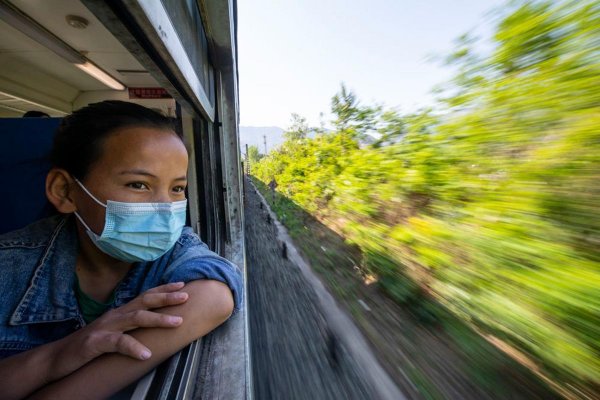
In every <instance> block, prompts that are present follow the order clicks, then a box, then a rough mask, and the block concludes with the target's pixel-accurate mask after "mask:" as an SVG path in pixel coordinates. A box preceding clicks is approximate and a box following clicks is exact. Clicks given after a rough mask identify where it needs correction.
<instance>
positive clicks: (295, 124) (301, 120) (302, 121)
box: [283, 113, 310, 141]
mask: <svg viewBox="0 0 600 400" xmlns="http://www.w3.org/2000/svg"><path fill="white" fill-rule="evenodd" d="M291 119H292V121H291V123H290V126H289V127H288V128H287V129H286V131H285V132H284V133H283V137H284V138H285V139H286V140H290V141H298V140H302V139H306V137H307V136H308V132H309V131H310V128H309V127H308V123H307V122H306V118H305V117H303V116H301V115H299V114H296V113H292V118H291Z"/></svg>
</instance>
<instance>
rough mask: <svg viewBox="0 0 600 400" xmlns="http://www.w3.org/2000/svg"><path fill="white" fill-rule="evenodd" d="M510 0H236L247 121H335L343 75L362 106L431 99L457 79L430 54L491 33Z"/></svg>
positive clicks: (401, 105) (406, 105)
mask: <svg viewBox="0 0 600 400" xmlns="http://www.w3.org/2000/svg"><path fill="white" fill-rule="evenodd" d="M504 3H505V1H504V0H363V1H357V0H280V1H277V0H238V18H239V21H238V55H239V61H238V62H239V79H240V124H241V125H243V126H279V127H281V128H286V127H288V126H289V125H290V116H291V114H292V113H297V114H300V115H302V116H304V117H306V118H307V120H308V122H309V125H310V126H319V125H320V121H321V120H323V121H324V123H325V126H330V124H329V120H330V119H331V117H330V114H329V109H330V102H331V97H332V96H333V95H334V94H335V93H336V92H337V91H339V89H340V85H341V83H342V82H344V84H345V85H346V87H347V88H349V89H351V90H352V91H354V93H355V94H356V95H357V96H358V98H359V100H360V101H361V104H365V105H367V104H371V105H372V104H384V105H385V106H387V107H395V108H398V109H399V110H400V111H401V112H411V111H415V110H417V109H418V108H420V107H426V106H429V105H432V104H433V99H434V95H433V94H431V90H432V89H433V87H434V86H435V85H436V84H439V83H443V82H445V81H447V80H448V79H449V78H450V77H451V76H452V69H451V68H450V67H447V66H443V65H442V63H441V61H431V59H432V57H433V58H435V56H437V58H438V59H439V58H440V57H441V56H444V55H447V54H449V53H450V52H451V50H452V49H453V48H454V45H453V42H454V40H455V39H456V38H457V37H459V36H460V35H462V34H463V33H466V32H474V33H475V34H477V35H480V36H483V37H489V36H490V35H491V33H492V32H493V24H492V23H491V22H490V21H491V18H490V17H489V14H490V11H491V10H493V9H494V8H496V7H498V6H501V5H502V4H504ZM486 15H487V16H486ZM428 60H430V61H428ZM320 113H324V116H323V117H320Z"/></svg>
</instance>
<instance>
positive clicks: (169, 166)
mask: <svg viewBox="0 0 600 400" xmlns="http://www.w3.org/2000/svg"><path fill="white" fill-rule="evenodd" d="M187 162H188V154H187V150H186V148H185V145H184V144H183V142H182V141H181V139H180V138H179V137H177V136H176V134H175V133H174V132H173V131H170V130H164V129H156V128H144V127H131V128H124V129H120V130H118V131H116V132H114V133H112V134H110V135H109V136H108V137H107V138H106V139H105V141H104V143H103V145H102V153H101V154H100V157H99V159H98V162H97V163H96V166H98V167H102V168H103V169H106V168H108V169H110V170H111V171H113V172H114V171H115V170H117V169H123V168H125V169H131V168H143V169H146V170H148V169H151V170H161V169H164V170H177V169H181V170H183V171H185V170H187ZM92 169H93V167H92Z"/></svg>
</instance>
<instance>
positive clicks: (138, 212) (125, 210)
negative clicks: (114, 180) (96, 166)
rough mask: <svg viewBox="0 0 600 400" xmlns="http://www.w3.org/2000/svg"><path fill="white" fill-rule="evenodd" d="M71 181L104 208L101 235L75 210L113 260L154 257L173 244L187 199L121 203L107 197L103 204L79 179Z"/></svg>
mask: <svg viewBox="0 0 600 400" xmlns="http://www.w3.org/2000/svg"><path fill="white" fill-rule="evenodd" d="M75 182H77V183H78V184H79V186H81V188H82V189H83V190H84V191H85V192H86V193H87V194H88V196H90V197H91V198H92V199H94V201H95V202H96V203H98V204H100V205H101V206H102V207H104V208H106V218H105V220H104V229H103V230H102V234H100V235H97V234H96V233H94V232H93V231H92V230H91V229H90V228H89V226H88V225H87V224H86V223H85V222H84V221H83V219H82V218H81V216H80V215H79V214H78V213H77V212H75V216H76V217H77V218H78V219H79V221H81V223H82V224H83V226H85V229H86V232H87V234H88V236H89V237H90V239H91V240H92V242H93V243H94V244H95V245H96V246H97V247H98V248H99V249H100V250H102V251H103V252H104V253H106V254H108V255H109V256H111V257H114V258H116V259H119V260H122V261H127V262H137V261H152V260H156V259H157V258H159V257H160V256H162V255H163V254H165V253H166V252H167V251H169V250H170V249H171V247H173V245H174V244H175V242H176V241H177V239H179V236H180V235H181V231H182V229H183V226H184V225H185V210H186V206H187V200H181V201H175V202H173V203H122V202H119V201H111V200H108V201H107V202H106V204H103V203H102V202H101V201H99V200H98V199H97V198H96V197H94V195H92V194H91V193H90V192H89V191H88V190H87V189H86V188H85V186H83V184H82V183H81V182H79V181H78V180H77V179H75Z"/></svg>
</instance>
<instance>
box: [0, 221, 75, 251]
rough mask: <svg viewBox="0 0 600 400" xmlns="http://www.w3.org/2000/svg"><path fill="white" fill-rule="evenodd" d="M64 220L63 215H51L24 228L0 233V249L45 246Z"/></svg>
mask: <svg viewBox="0 0 600 400" xmlns="http://www.w3.org/2000/svg"><path fill="white" fill-rule="evenodd" d="M66 221H67V218H66V217H65V216H64V215H53V216H51V217H48V218H44V219H42V220H39V221H36V222H34V223H32V224H30V225H27V226H26V227H24V228H21V229H17V230H15V231H12V232H7V233H4V234H2V235H0V250H6V249H11V248H37V247H45V246H47V245H48V244H49V243H50V241H51V240H52V238H53V237H54V236H55V234H56V232H57V231H58V230H60V228H61V227H62V226H63V225H64V224H65V223H66Z"/></svg>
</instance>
